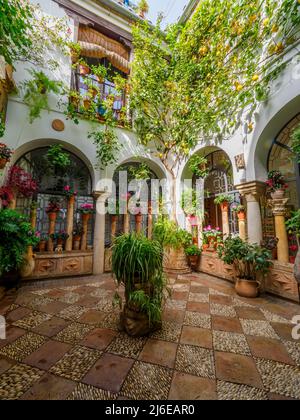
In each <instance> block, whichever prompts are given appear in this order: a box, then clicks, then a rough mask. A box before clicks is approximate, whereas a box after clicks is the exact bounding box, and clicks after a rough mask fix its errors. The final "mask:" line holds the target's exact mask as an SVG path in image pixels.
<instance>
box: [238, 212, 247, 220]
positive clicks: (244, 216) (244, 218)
mask: <svg viewBox="0 0 300 420" xmlns="http://www.w3.org/2000/svg"><path fill="white" fill-rule="evenodd" d="M237 215H238V219H239V220H246V213H245V212H244V211H239V212H238V214H237Z"/></svg>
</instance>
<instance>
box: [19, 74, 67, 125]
mask: <svg viewBox="0 0 300 420" xmlns="http://www.w3.org/2000/svg"><path fill="white" fill-rule="evenodd" d="M29 72H30V74H31V76H32V78H31V79H30V80H25V81H24V82H23V84H22V87H23V89H24V98H23V99H24V103H25V104H26V105H27V106H28V107H29V121H30V123H32V122H33V121H34V120H35V119H36V118H40V116H41V111H42V110H43V109H46V110H47V111H50V106H49V102H48V100H49V95H50V93H54V94H56V95H58V94H60V93H61V92H62V82H59V81H56V80H50V79H49V78H48V77H47V75H46V74H45V73H44V72H42V71H37V70H35V69H31V70H29Z"/></svg>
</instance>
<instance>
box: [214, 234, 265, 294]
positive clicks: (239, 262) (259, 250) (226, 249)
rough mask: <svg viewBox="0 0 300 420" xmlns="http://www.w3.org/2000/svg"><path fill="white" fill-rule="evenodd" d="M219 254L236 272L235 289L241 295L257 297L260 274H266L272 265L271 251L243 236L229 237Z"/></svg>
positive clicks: (219, 249) (220, 248)
mask: <svg viewBox="0 0 300 420" xmlns="http://www.w3.org/2000/svg"><path fill="white" fill-rule="evenodd" d="M218 255H219V258H221V260H222V261H224V262H225V263H226V264H229V265H233V267H234V270H235V273H236V283H235V290H236V292H237V294H238V295H239V296H242V297H248V298H255V297H257V296H258V293H259V275H266V274H267V273H268V271H269V270H270V268H271V266H272V261H271V254H270V252H269V251H268V250H267V249H265V248H263V247H260V246H259V245H257V244H249V243H247V242H245V241H243V240H242V239H241V238H238V237H236V238H232V237H229V238H227V239H226V240H225V241H224V243H223V246H222V247H219V248H218Z"/></svg>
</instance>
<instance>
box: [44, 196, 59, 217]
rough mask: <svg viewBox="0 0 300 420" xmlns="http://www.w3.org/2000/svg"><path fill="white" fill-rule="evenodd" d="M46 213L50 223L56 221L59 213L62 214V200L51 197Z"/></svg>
mask: <svg viewBox="0 0 300 420" xmlns="http://www.w3.org/2000/svg"><path fill="white" fill-rule="evenodd" d="M45 211H46V213H47V214H48V217H49V220H50V221H53V220H56V218H57V213H59V212H60V200H59V199H58V198H57V197H51V198H50V200H49V203H48V206H47V207H46V210H45Z"/></svg>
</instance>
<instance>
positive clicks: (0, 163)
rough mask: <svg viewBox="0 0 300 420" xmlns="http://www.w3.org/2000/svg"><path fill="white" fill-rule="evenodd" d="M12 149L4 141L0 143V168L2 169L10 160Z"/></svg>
mask: <svg viewBox="0 0 300 420" xmlns="http://www.w3.org/2000/svg"><path fill="white" fill-rule="evenodd" d="M12 154H13V151H12V150H11V149H10V148H9V147H8V146H7V145H6V144H4V143H0V169H4V168H5V166H6V164H7V163H8V162H10V158H11V156H12Z"/></svg>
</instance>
